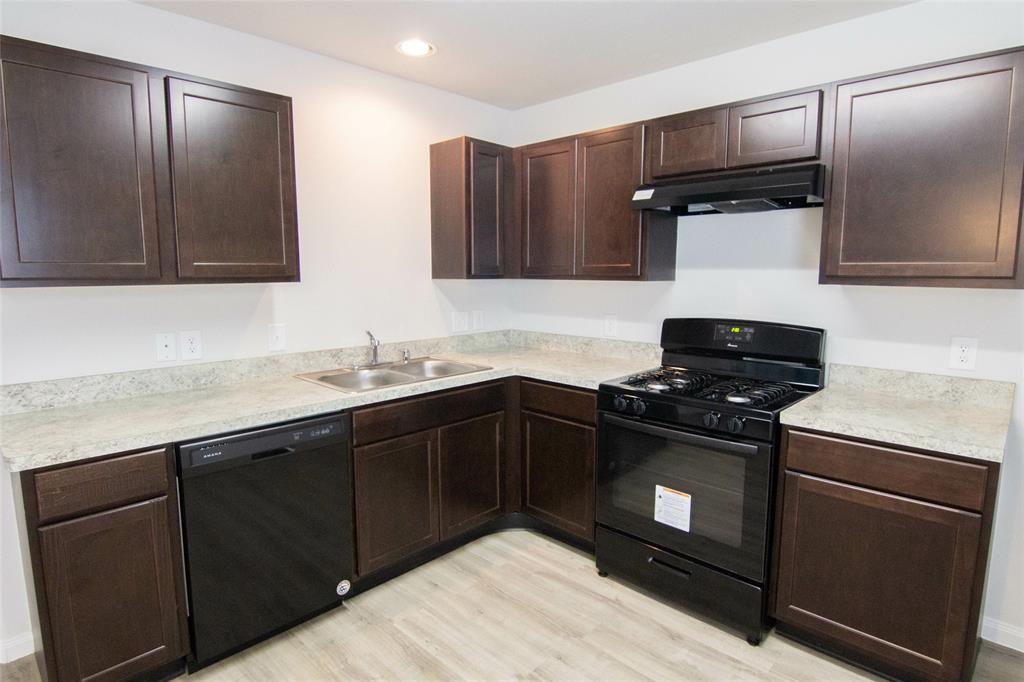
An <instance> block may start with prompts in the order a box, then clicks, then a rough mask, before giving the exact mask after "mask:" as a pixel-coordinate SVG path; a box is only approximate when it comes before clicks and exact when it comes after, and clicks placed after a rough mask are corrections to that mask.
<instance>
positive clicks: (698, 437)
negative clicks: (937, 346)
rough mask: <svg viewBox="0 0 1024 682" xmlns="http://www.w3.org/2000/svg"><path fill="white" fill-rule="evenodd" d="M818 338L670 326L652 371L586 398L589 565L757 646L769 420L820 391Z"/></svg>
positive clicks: (771, 434) (769, 470) (768, 492)
mask: <svg viewBox="0 0 1024 682" xmlns="http://www.w3.org/2000/svg"><path fill="white" fill-rule="evenodd" d="M824 341H825V332H824V331H823V330H821V329H814V328H811V327H799V326H794V325H784V324H776V323H770V322H754V321H750V320H728V319H706V318H676V319H668V320H665V322H664V324H663V326H662V338H661V345H662V349H663V353H662V366H661V367H656V368H652V369H650V370H648V371H645V372H640V373H638V374H633V375H630V376H625V377H621V378H619V379H615V380H612V381H608V382H605V383H603V384H601V386H600V388H599V390H598V408H599V416H598V470H597V533H596V554H597V565H598V570H599V571H600V572H601V573H612V574H615V575H618V576H620V577H623V578H626V579H629V580H632V581H634V582H636V583H637V584H639V585H641V586H642V587H645V588H647V589H650V590H653V591H655V592H658V593H661V594H662V595H664V596H667V597H669V598H671V599H675V600H677V601H679V602H681V603H683V604H685V605H687V606H691V607H693V608H695V609H697V610H701V611H704V612H705V613H708V614H710V615H712V616H714V617H717V618H719V619H720V620H722V621H723V622H726V623H728V624H730V625H732V626H734V627H736V628H738V629H740V630H742V631H743V632H744V634H745V635H746V636H747V640H748V641H749V642H751V643H752V644H756V643H759V642H760V639H761V635H762V632H763V630H764V627H765V623H766V603H765V602H766V592H767V589H766V585H767V581H768V575H767V573H768V546H769V540H770V536H769V534H770V520H771V516H772V508H771V507H772V504H771V502H772V492H773V485H774V480H775V473H776V470H777V459H778V437H779V413H780V412H781V411H782V410H783V409H785V408H786V407H788V406H789V405H792V404H793V403H795V402H797V401H798V400H801V399H803V398H805V397H806V396H808V395H810V394H811V393H813V392H814V391H817V390H819V389H820V388H821V387H822V385H823V379H824V369H823V355H824Z"/></svg>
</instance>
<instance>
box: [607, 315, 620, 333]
mask: <svg viewBox="0 0 1024 682" xmlns="http://www.w3.org/2000/svg"><path fill="white" fill-rule="evenodd" d="M604 335H605V336H618V335H619V318H617V317H615V316H614V315H605V316H604Z"/></svg>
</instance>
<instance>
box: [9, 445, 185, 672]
mask: <svg viewBox="0 0 1024 682" xmlns="http://www.w3.org/2000/svg"><path fill="white" fill-rule="evenodd" d="M173 476H174V473H173V464H172V458H171V457H170V456H169V454H168V452H167V451H166V450H163V449H161V450H152V451H148V452H139V453H133V454H127V455H119V456H117V457H113V458H109V459H103V460H97V461H91V462H86V463H82V464H75V465H71V466H64V467H57V468H52V467H51V468H49V469H42V470H38V471H29V472H25V473H23V474H22V475H21V487H22V495H23V497H24V502H25V505H24V508H25V530H26V536H27V539H28V544H29V554H30V557H31V561H32V573H33V578H34V589H35V596H36V621H37V623H38V635H39V638H40V640H41V641H37V643H36V645H37V656H39V657H40V659H41V660H40V661H39V662H40V665H39V668H40V671H41V673H42V674H43V677H44V679H45V680H46V681H47V682H66V681H72V680H126V679H131V678H134V677H138V676H140V675H143V674H152V673H153V672H154V671H157V670H161V669H163V668H165V667H167V666H171V667H174V665H175V664H176V662H178V663H180V664H181V667H183V661H182V659H183V657H184V656H185V655H186V653H187V652H188V635H187V632H186V629H185V597H184V581H183V577H182V563H181V561H182V555H181V539H180V533H179V530H178V501H177V493H176V489H175V486H174V485H173V481H174V477H173ZM40 646H41V648H40Z"/></svg>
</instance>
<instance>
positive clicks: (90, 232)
mask: <svg viewBox="0 0 1024 682" xmlns="http://www.w3.org/2000/svg"><path fill="white" fill-rule="evenodd" d="M2 46H3V59H2V66H0V68H2V70H3V91H2V92H0V111H2V112H3V114H2V116H0V128H2V130H0V133H2V134H0V176H2V183H0V184H2V190H3V191H2V192H0V193H2V195H3V199H2V207H3V210H2V219H0V269H2V274H3V278H4V279H27V280H32V279H82V280H99V281H102V280H124V279H137V280H153V279H157V278H158V277H159V276H160V263H159V253H158V246H157V208H156V189H155V187H156V176H155V172H154V159H153V147H154V142H153V139H152V137H153V136H152V126H151V120H150V109H151V107H152V108H155V109H158V108H160V107H162V106H163V102H162V101H153V102H151V101H150V92H149V73H148V72H147V71H145V70H144V67H129V66H127V65H126V66H116V65H114V64H109V63H106V62H104V61H102V60H100V59H97V60H95V61H94V60H91V59H86V58H83V57H81V56H79V55H72V54H67V53H61V52H59V51H53V50H49V49H39V48H34V47H29V46H26V45H22V44H18V43H17V42H14V41H8V39H6V38H4V39H2ZM98 171H99V172H98Z"/></svg>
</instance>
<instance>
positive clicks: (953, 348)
mask: <svg viewBox="0 0 1024 682" xmlns="http://www.w3.org/2000/svg"><path fill="white" fill-rule="evenodd" d="M977 363H978V339H975V338H973V337H970V336H954V337H953V338H951V339H950V340H949V366H950V368H951V369H962V370H966V371H972V370H974V368H975V366H976V365H977Z"/></svg>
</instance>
